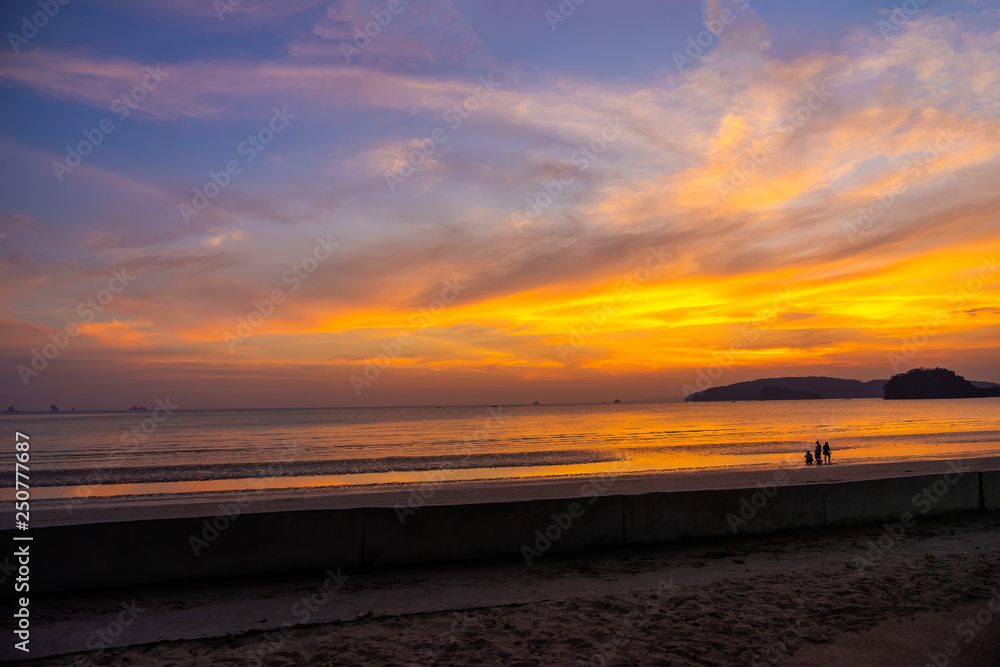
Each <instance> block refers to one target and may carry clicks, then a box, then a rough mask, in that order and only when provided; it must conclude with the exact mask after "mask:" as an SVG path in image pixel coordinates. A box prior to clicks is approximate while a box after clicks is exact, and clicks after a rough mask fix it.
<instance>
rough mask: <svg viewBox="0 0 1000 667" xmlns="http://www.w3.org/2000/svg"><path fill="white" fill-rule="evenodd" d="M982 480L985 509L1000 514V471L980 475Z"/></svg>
mask: <svg viewBox="0 0 1000 667" xmlns="http://www.w3.org/2000/svg"><path fill="white" fill-rule="evenodd" d="M979 474H980V476H981V479H982V489H983V509H985V510H986V511H987V512H1000V470H993V471H990V472H981V473H979Z"/></svg>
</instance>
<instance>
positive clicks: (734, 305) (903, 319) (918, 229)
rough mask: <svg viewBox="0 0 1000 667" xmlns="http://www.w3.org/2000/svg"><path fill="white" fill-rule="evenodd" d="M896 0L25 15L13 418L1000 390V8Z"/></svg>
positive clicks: (194, 0)
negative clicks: (890, 383)
mask: <svg viewBox="0 0 1000 667" xmlns="http://www.w3.org/2000/svg"><path fill="white" fill-rule="evenodd" d="M53 2H54V3H55V0H53ZM55 4H57V3H55ZM896 4H897V6H899V7H903V6H905V8H906V9H897V10H896V11H895V12H894V10H893V3H892V2H886V3H885V6H882V5H881V4H880V3H873V2H871V1H870V0H843V1H841V2H824V3H811V2H810V3H803V2H799V1H794V0H758V1H756V2H753V3H747V2H743V1H742V0H739V1H737V2H733V1H732V0H708V2H707V3H705V2H702V3H701V4H699V3H698V2H697V0H690V1H688V0H684V1H680V0H678V1H676V2H670V1H668V2H664V1H663V0H641V1H640V0H634V1H627V2H610V1H608V0H586V1H585V2H583V3H582V4H580V5H575V4H574V3H573V2H572V1H571V0H564V1H563V2H562V3H560V1H559V0H492V1H491V0H455V1H454V2H452V1H450V0H409V1H407V0H401V1H399V2H397V1H396V0H340V1H339V2H337V1H334V2H332V3H331V2H329V1H325V2H315V1H311V0H290V1H287V2H273V3H267V2H259V1H254V0H243V1H242V2H241V3H239V4H232V5H231V4H230V3H229V2H227V0H219V1H218V2H215V3H214V4H213V2H212V0H186V1H178V0H155V1H150V2H126V1H125V0H104V1H102V2H96V3H88V2H80V1H71V2H68V3H67V4H65V5H58V11H57V12H56V13H55V15H54V16H52V17H51V18H49V17H44V18H45V19H46V20H45V21H41V20H40V18H41V15H39V17H40V18H39V20H38V23H42V24H44V25H42V26H41V27H39V28H37V29H34V28H35V26H30V22H31V17H32V16H33V15H35V14H38V12H39V11H40V10H39V6H38V4H37V2H27V1H22V0H15V1H13V2H7V3H4V5H3V8H2V9H0V26H2V28H3V32H4V34H5V35H6V38H5V44H4V45H3V47H2V49H3V53H2V55H0V87H2V95H3V104H2V111H0V118H2V129H0V149H2V160H3V178H2V179H0V194H2V198H0V284H2V291H0V377H2V380H0V410H5V409H6V408H7V406H8V405H12V404H13V405H15V406H16V407H18V408H20V409H24V410H41V409H47V408H48V405H49V404H50V403H55V404H57V405H59V406H60V408H62V409H69V408H70V407H76V408H77V409H78V410H80V409H99V408H127V407H129V406H130V405H152V404H153V403H154V402H155V400H156V399H157V398H158V397H166V396H169V397H170V399H171V400H172V401H173V402H174V403H177V404H180V405H181V406H182V407H189V408H198V407H236V406H247V407H292V406H367V405H414V404H416V405H427V404H432V405H433V404H445V403H449V404H467V403H530V402H532V401H534V400H536V399H537V400H540V401H542V402H545V403H555V402H575V401H610V400H613V399H615V398H620V399H622V400H637V399H644V398H666V399H671V400H680V399H682V398H683V396H684V394H685V393H686V391H688V390H689V389H685V388H686V387H687V388H690V387H697V384H696V383H697V382H698V381H699V378H705V377H711V379H710V380H704V379H702V380H701V382H702V386H701V387H698V388H704V386H707V385H706V384H705V383H706V382H708V381H710V382H711V383H713V384H714V385H722V384H729V383H732V382H737V381H740V380H747V379H753V378H756V377H763V376H777V375H830V376H835V377H851V378H858V379H862V380H869V379H875V378H888V377H889V376H891V375H892V374H893V373H894V372H896V371H904V370H907V369H909V368H913V367H918V366H945V367H948V368H952V369H954V370H955V371H957V372H958V373H960V374H963V375H965V376H966V377H967V378H969V379H971V380H989V381H997V382H1000V263H998V261H1000V189H998V185H997V184H998V183H1000V9H997V8H996V4H995V3H994V2H986V1H985V0H962V1H952V2H946V1H943V0H933V1H925V2H924V3H923V4H921V2H920V0H909V2H907V3H899V2H897V3H896ZM560 7H562V13H560ZM570 8H572V9H573V11H572V13H570V12H569V9H570ZM390 10H395V12H396V13H391V12H390ZM24 17H28V18H27V19H25V18H24ZM379 19H381V20H382V22H383V23H384V24H385V25H384V26H382V25H379V24H378V23H372V22H373V21H377V20H379ZM706 23H707V26H708V27H706ZM709 28H712V29H714V30H715V32H718V33H719V34H718V35H716V34H713V33H712V32H709ZM719 28H721V30H720V29H719ZM366 29H368V32H369V35H371V34H374V36H373V37H372V36H369V35H366V34H365V32H364V31H365V30H366ZM699 42H700V43H699ZM108 128H110V131H107V130H108ZM68 153H69V155H68ZM227 169H229V171H228V172H227ZM213 175H214V179H215V180H214V182H213ZM115 272H117V273H115ZM116 276H117V277H116ZM102 290H104V291H103V292H102ZM274 297H277V298H274ZM88 299H89V300H90V304H89V305H88ZM102 300H103V303H102ZM95 304H96V305H95ZM67 327H69V329H70V330H71V332H72V335H70V334H67V333H65V332H66V331H67ZM59 332H63V333H62V334H60V333H59ZM46 346H48V348H47V350H46V349H44V348H46ZM380 355H381V357H380ZM46 357H48V358H46ZM380 366H381V368H379V367H380Z"/></svg>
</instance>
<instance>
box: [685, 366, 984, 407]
mask: <svg viewBox="0 0 1000 667" xmlns="http://www.w3.org/2000/svg"><path fill="white" fill-rule="evenodd" d="M942 373H944V374H949V373H950V374H951V376H952V377H953V378H958V380H960V381H961V382H960V383H956V382H955V381H954V380H949V379H947V377H946V376H945V375H943V374H942ZM904 377H906V378H908V379H905V380H904V379H897V378H904ZM890 383H892V385H891V387H889V385H890ZM961 383H964V384H961ZM887 387H889V388H888V390H887ZM935 387H938V388H935ZM970 388H971V389H970ZM973 392H975V393H973ZM981 396H1000V384H996V383H995V382H969V381H968V380H966V379H965V378H963V377H962V376H960V375H956V374H955V373H954V371H949V370H947V369H944V368H938V369H926V368H918V369H913V370H911V371H908V372H907V373H900V374H897V375H894V376H893V377H892V379H890V380H869V381H868V382H862V381H861V380H847V379H844V378H832V377H817V376H809V377H783V378H761V379H759V380H749V381H747V382H737V383H735V384H729V385H725V386H722V387H710V388H708V389H705V390H704V391H697V392H694V393H692V394H689V395H688V396H687V397H686V398H685V399H684V400H685V401H789V400H810V399H812V400H816V399H823V398H840V399H844V398H893V399H895V398H976V397H981Z"/></svg>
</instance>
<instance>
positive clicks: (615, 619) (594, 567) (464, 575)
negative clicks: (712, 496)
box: [28, 513, 1000, 667]
mask: <svg viewBox="0 0 1000 667" xmlns="http://www.w3.org/2000/svg"><path fill="white" fill-rule="evenodd" d="M880 539H881V541H882V545H883V547H882V548H881V549H879V550H878V551H874V550H872V547H871V545H872V544H878V541H879V540H880ZM859 557H864V558H867V559H868V562H867V563H866V564H865V565H864V567H859V564H860V561H859V560H858V558H859ZM331 566H332V567H333V570H332V571H333V572H335V571H336V567H335V564H331ZM324 581H326V583H327V587H328V589H329V593H323V596H322V597H325V598H326V599H325V600H322V601H321V602H317V601H319V600H321V599H322V598H321V597H320V595H319V593H320V589H319V588H318V586H319V585H321V584H322V583H323V582H324ZM314 594H316V597H313V598H312V600H313V602H314V604H313V606H315V610H314V611H312V612H311V613H310V615H309V616H310V618H309V621H310V623H312V624H311V625H305V626H303V625H298V626H295V627H292V628H291V629H289V630H287V631H286V632H284V633H282V632H281V631H280V630H279V629H277V628H279V627H280V625H281V624H282V623H283V622H285V621H289V622H298V621H301V620H302V618H301V617H302V615H303V614H302V610H303V607H302V606H301V602H302V600H303V598H304V597H305V598H307V599H308V598H309V597H311V596H313V595H314ZM132 599H136V600H138V604H139V605H140V606H142V607H143V608H144V609H145V611H144V612H143V613H142V614H140V615H139V617H138V618H137V620H136V622H135V623H134V624H132V625H131V626H130V627H127V628H125V629H124V631H123V632H122V633H121V634H120V635H119V636H118V638H117V639H116V640H115V643H114V645H113V646H111V647H109V648H108V649H107V650H105V651H103V652H101V653H95V652H90V653H86V654H79V653H77V654H73V655H69V654H68V653H72V651H71V650H66V649H64V650H63V651H62V652H63V653H64V654H63V655H60V656H58V657H55V658H48V659H42V660H35V661H32V662H30V663H28V664H32V665H67V664H109V665H153V666H158V665H213V664H215V665H242V664H264V665H274V666H279V665H293V664H295V665H299V664H319V665H323V664H331V665H434V664H440V665H469V664H472V665H474V664H489V665H579V664H589V665H661V664H662V665H757V664H781V665H913V666H914V667H922V666H923V665H926V664H934V662H932V661H936V663H937V667H946V666H948V665H952V666H954V665H958V666H966V667H968V666H972V665H976V666H980V665H983V666H991V665H1000V514H996V513H994V514H978V515H964V516H958V517H947V518H942V519H933V520H932V519H923V520H921V521H920V523H919V524H918V525H916V526H914V527H913V528H912V529H909V530H908V531H906V532H905V533H904V534H902V535H901V536H899V537H896V538H890V537H889V536H888V535H886V533H885V531H884V530H883V529H882V528H881V527H878V526H874V527H873V526H868V527H864V528H851V529H840V530H829V531H823V532H804V533H803V532H800V533H792V534H784V535H778V536H774V537H771V538H734V539H730V540H719V541H711V542H708V541H706V542H699V543H692V544H687V545H667V546H660V547H652V548H646V549H641V550H637V549H631V550H620V551H609V552H601V553H596V554H587V555H584V556H576V557H566V558H562V559H555V558H542V559H540V560H539V561H537V562H536V563H535V564H534V565H533V566H531V567H527V566H526V565H525V564H524V562H510V561H499V562H493V563H486V564H483V563H479V564H471V565H465V566H449V567H444V566H442V567H423V568H416V567H414V568H408V569H397V570H394V571H392V572H385V571H381V572H350V571H348V570H346V569H342V570H341V577H340V580H339V582H333V581H330V580H329V579H328V578H324V577H323V575H320V574H316V575H310V576H300V577H297V578H291V579H289V578H286V579H281V580H277V579H276V580H269V581H266V582H260V581H257V582H233V583H221V584H215V585H212V586H206V585H204V584H202V585H197V586H190V585H189V586H186V587H185V586H174V587H169V588H164V589H150V590H139V589H137V590H132V591H116V592H113V593H108V594H106V595H102V596H99V597H98V596H78V597H75V598H65V599H61V600H58V601H54V602H52V603H51V604H49V606H48V607H47V608H42V609H39V610H38V612H37V613H38V614H39V615H40V616H39V617H40V618H41V615H45V614H47V615H48V616H47V617H48V618H50V619H56V620H57V621H58V622H57V623H55V624H53V625H51V626H49V627H48V629H45V627H44V626H43V627H42V628H41V629H40V631H39V633H38V634H36V636H35V641H37V642H39V644H38V646H39V648H40V647H41V646H42V645H44V643H45V642H48V643H49V644H50V645H51V646H56V645H61V646H65V647H73V646H82V645H83V642H84V641H85V639H84V638H85V637H88V636H89V637H93V636H94V634H93V633H94V629H95V628H97V629H100V628H103V627H107V623H108V620H109V619H113V618H114V613H115V611H116V610H115V608H116V607H117V606H118V605H120V602H121V601H122V600H132ZM990 600H993V602H992V609H991V607H990V604H989V602H990ZM296 604H299V605H300V606H299V607H296V606H295V605H296ZM969 619H971V623H970V622H969ZM227 635H228V636H227ZM198 637H201V638H198ZM179 638H185V639H179ZM169 639H174V640H173V641H168V640H169ZM129 643H131V644H133V645H130V646H125V645H124V644H129ZM948 651H950V652H951V654H952V655H948ZM258 660H259V662H258ZM75 661H78V662H75Z"/></svg>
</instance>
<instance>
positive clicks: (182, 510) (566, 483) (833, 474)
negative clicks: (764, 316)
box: [0, 456, 1000, 527]
mask: <svg viewBox="0 0 1000 667" xmlns="http://www.w3.org/2000/svg"><path fill="white" fill-rule="evenodd" d="M958 469H962V470H969V471H983V470H1000V457H998V456H994V457H983V458H973V459H968V460H964V461H961V462H960V464H959V465H958ZM775 470H781V471H783V472H785V473H786V474H787V475H788V482H787V483H788V484H789V485H796V484H817V483H825V482H850V481H859V480H870V479H884V478H891V477H908V476H913V475H935V474H941V473H944V472H948V471H949V470H950V468H949V460H948V459H936V460H925V461H901V462H896V463H868V464H858V463H853V464H848V463H842V464H841V463H837V462H836V459H834V464H833V465H822V466H816V465H810V466H807V465H805V464H802V465H796V466H787V467H785V466H783V467H781V468H773V467H754V468H745V469H739V470H693V471H678V472H658V473H648V472H643V473H629V472H628V471H627V470H623V471H622V473H621V474H618V475H611V476H605V477H599V478H597V479H601V480H604V483H605V484H606V485H607V491H606V494H608V495H619V494H620V495H638V494H644V493H653V492H658V491H694V490H702V489H742V488H753V486H754V485H755V484H756V483H758V482H761V481H767V480H770V478H771V476H772V473H773V471H775ZM593 479H594V478H592V477H583V476H580V477H568V478H557V479H553V478H539V479H531V480H518V481H511V480H495V481H485V482H483V481H477V482H445V483H442V484H436V483H433V482H428V483H427V484H425V485H416V486H399V487H390V488H370V487H366V488H353V487H347V488H335V487H328V488H318V489H287V490H286V489H281V488H279V487H280V478H276V479H275V481H274V483H273V484H271V485H270V486H271V488H269V489H268V490H266V491H263V492H256V493H251V494H249V495H248V496H246V497H249V498H251V499H252V503H251V505H250V507H249V508H247V509H246V510H245V511H246V512H274V511H285V510H314V509H348V508H358V507H393V506H394V505H396V504H401V505H404V506H405V505H407V504H408V503H409V502H410V501H411V498H412V496H413V494H415V493H417V492H418V491H420V492H421V495H420V499H419V501H420V502H421V503H425V504H427V505H467V504H472V503H493V502H512V501H518V500H544V499H561V498H575V497H578V496H580V495H581V494H580V488H581V486H582V485H584V484H586V483H588V481H592V480H593ZM240 497H244V495H243V494H237V493H218V494H202V495H190V496H170V497H164V496H133V497H129V498H122V499H115V500H107V499H99V498H98V499H87V500H86V501H85V502H82V503H78V504H76V505H74V506H73V511H72V512H69V511H68V510H67V505H66V503H65V502H63V501H57V500H46V501H40V500H36V501H34V502H33V504H32V525H34V526H36V527H43V526H53V525H68V524H80V523H95V522H100V521H129V520H134V519H161V518H176V517H200V516H214V515H215V514H217V513H218V510H219V505H220V504H221V503H226V502H233V501H234V499H236V498H240ZM11 507H12V505H8V506H6V507H2V508H0V517H4V516H5V514H4V513H5V512H7V513H8V514H9V515H10V517H11V521H13V513H12V512H10V508H11Z"/></svg>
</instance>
